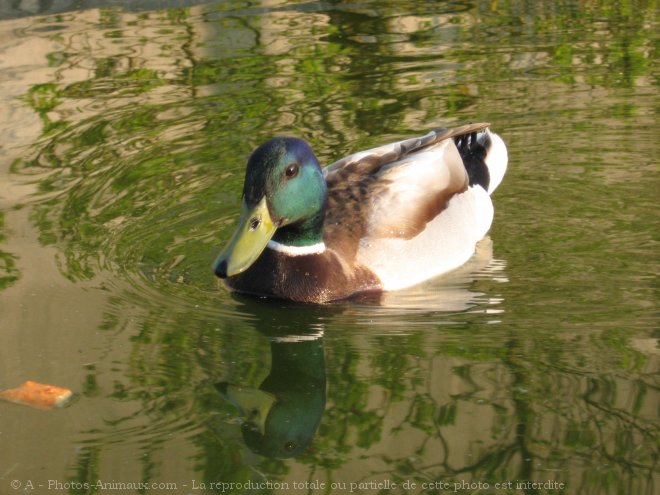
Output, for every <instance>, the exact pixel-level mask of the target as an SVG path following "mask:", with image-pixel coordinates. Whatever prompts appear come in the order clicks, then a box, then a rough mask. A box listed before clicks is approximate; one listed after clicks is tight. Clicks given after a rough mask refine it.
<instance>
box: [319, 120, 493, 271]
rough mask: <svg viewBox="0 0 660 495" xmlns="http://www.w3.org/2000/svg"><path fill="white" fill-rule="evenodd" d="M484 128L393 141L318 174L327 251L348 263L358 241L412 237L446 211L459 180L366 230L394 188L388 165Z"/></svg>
mask: <svg viewBox="0 0 660 495" xmlns="http://www.w3.org/2000/svg"><path fill="white" fill-rule="evenodd" d="M488 125H489V124H485V123H480V124H468V125H464V126H461V127H457V128H454V129H436V130H434V131H432V132H430V133H429V134H427V135H425V136H422V137H418V138H411V139H406V140H403V141H399V142H397V143H392V144H389V145H385V146H381V147H379V148H374V149H372V150H369V151H366V152H361V153H356V154H354V155H350V156H348V157H346V158H344V159H342V160H339V161H338V162H335V163H333V164H331V165H329V166H328V167H326V168H325V169H324V174H325V176H326V182H327V184H328V206H327V210H326V220H325V224H324V237H325V241H326V244H327V245H328V247H330V248H332V249H334V250H336V251H337V252H338V253H339V254H340V255H341V256H342V257H344V259H346V260H347V261H352V260H353V259H354V257H355V254H356V253H357V249H358V246H359V243H360V239H361V238H363V237H365V236H366V235H370V236H372V237H401V238H406V239H409V238H412V237H414V236H415V235H417V234H418V233H419V232H421V231H422V230H423V229H424V228H425V226H426V224H427V223H428V222H429V221H431V220H432V219H433V218H435V217H436V216H437V215H438V214H439V213H440V212H441V211H442V210H444V208H445V207H446V204H447V202H448V201H449V199H450V198H451V197H452V196H453V195H454V194H456V193H458V192H461V191H463V190H465V187H466V186H467V184H466V183H464V181H454V183H452V184H451V187H448V188H447V189H444V190H443V191H441V192H440V193H438V194H425V193H424V191H423V190H421V189H420V194H419V196H418V197H416V198H415V205H414V211H413V210H412V209H411V210H408V211H405V212H404V211H399V212H395V214H394V215H393V216H392V218H391V221H385V222H384V223H383V224H382V225H379V226H378V228H376V229H374V227H373V225H372V226H370V217H371V214H372V208H373V206H374V203H375V202H376V201H377V200H378V198H379V197H382V196H383V195H384V194H386V192H387V191H389V190H390V188H391V187H392V186H393V185H394V184H395V178H396V176H397V174H396V173H395V172H394V171H393V170H394V169H395V168H396V167H389V168H388V166H390V165H392V164H394V163H395V162H398V161H400V160H402V159H404V160H405V158H406V157H409V158H410V160H414V157H413V156H412V155H414V154H416V153H419V152H421V151H424V150H428V149H431V148H432V147H433V145H435V144H438V143H441V142H442V141H444V140H446V139H450V138H453V137H456V136H461V135H464V134H471V133H473V132H478V131H480V130H482V129H485V128H486V127H488Z"/></svg>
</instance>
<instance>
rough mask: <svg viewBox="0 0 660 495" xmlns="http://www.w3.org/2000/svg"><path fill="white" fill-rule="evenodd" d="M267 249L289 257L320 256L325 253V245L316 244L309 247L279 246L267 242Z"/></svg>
mask: <svg viewBox="0 0 660 495" xmlns="http://www.w3.org/2000/svg"><path fill="white" fill-rule="evenodd" d="M268 247H269V248H270V249H272V250H273V251H277V252H279V253H282V254H287V255H289V256H307V255H309V254H320V253H322V252H324V251H325V243H324V242H318V243H316V244H311V245H309V246H289V245H287V244H280V243H279V242H277V241H273V240H270V241H268Z"/></svg>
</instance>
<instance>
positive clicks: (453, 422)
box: [0, 0, 660, 495]
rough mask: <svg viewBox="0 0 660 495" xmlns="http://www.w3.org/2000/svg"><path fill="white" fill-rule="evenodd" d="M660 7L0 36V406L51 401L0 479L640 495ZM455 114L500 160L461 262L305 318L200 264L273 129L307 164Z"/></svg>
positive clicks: (645, 454) (646, 428) (519, 6)
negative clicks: (477, 125)
mask: <svg viewBox="0 0 660 495" xmlns="http://www.w3.org/2000/svg"><path fill="white" fill-rule="evenodd" d="M23 3H29V2H23ZM97 3H101V2H97ZM112 3H113V4H117V3H118V2H112ZM95 5H96V4H95ZM149 5H151V7H150V8H155V7H153V2H151V4H149ZM33 12H41V11H39V10H38V9H37V10H35V11H33ZM657 21H658V18H657V3H656V2H654V1H641V0H640V1H633V2H609V1H603V0H600V1H599V0H594V1H590V2H577V1H565V2H559V3H557V2H549V1H540V2H522V1H511V2H485V1H484V2H465V1H452V2H431V1H426V2H417V1H415V2H412V1H397V2H394V1H377V2H376V1H355V2H342V1H325V2H316V1H309V2H278V1H270V0H262V1H260V2H258V1H255V2H250V1H231V0H230V1H224V2H215V3H207V4H200V5H190V6H188V7H186V8H164V9H161V10H142V11H140V10H132V11H128V10H123V9H122V8H121V7H120V6H116V5H114V6H109V7H97V8H92V9H88V10H69V11H62V12H57V13H52V14H48V15H41V16H31V17H21V18H15V19H6V20H3V21H0V84H1V87H2V91H1V92H0V102H1V105H0V143H1V144H0V389H5V388H10V387H15V386H17V385H18V384H20V383H22V382H23V381H25V380H28V379H30V380H36V381H39V382H43V383H49V384H54V385H58V386H63V387H68V388H71V389H72V390H73V391H74V392H75V395H76V400H74V401H73V403H72V404H70V405H69V406H68V407H65V408H62V409H56V410H51V411H42V410H36V409H32V408H29V407H25V406H20V405H15V404H11V403H7V402H0V493H14V492H15V490H16V489H18V490H22V489H28V490H29V489H30V488H34V492H35V493H46V492H51V491H60V492H66V493H182V494H184V493H185V494H188V493H278V494H279V493H319V494H320V493H364V494H373V493H379V494H382V493H480V494H481V493H497V494H499V493H511V494H520V493H525V494H527V493H529V494H532V493H534V494H535V493H553V494H554V493H565V494H648V495H652V494H657V493H658V490H659V489H660V488H659V486H660V476H659V471H658V443H657V439H658V433H659V432H658V426H659V423H658V409H659V405H660V401H659V400H658V397H659V395H658V385H659V380H658V364H659V360H660V359H659V355H660V353H659V350H658V337H659V334H658V311H657V310H658V279H657V276H658V261H659V260H658V253H659V251H658V231H659V230H658V213H657V211H658V210H657V205H658V202H657V198H658V190H659V187H658V186H659V181H658V161H657V158H656V157H657V156H658V154H659V153H660V147H659V146H658V138H657V128H656V125H657V111H658V75H659V73H658V64H657V59H658V54H657V48H658V39H659V36H658V32H659V31H658V22H657ZM470 121H472V122H475V121H485V122H491V123H492V127H493V129H494V130H495V131H496V132H497V133H499V134H500V135H501V136H502V137H503V139H504V140H505V142H506V143H507V146H508V148H509V170H508V172H507V176H506V177H505V179H504V181H503V183H502V184H501V186H500V187H499V189H498V190H497V192H496V193H495V194H494V196H493V202H494V204H495V220H494V223H493V227H492V229H491V231H490V234H489V237H488V238H486V239H484V241H482V242H481V243H480V245H479V246H478V250H477V253H476V254H475V256H474V258H473V259H472V260H470V262H469V263H468V264H467V265H466V266H464V267H462V268H461V269H459V270H457V271H456V272H454V273H450V274H448V275H447V276H445V277H441V278H439V279H436V280H433V281H431V282H428V283H426V284H423V285H422V286H420V287H416V288H413V289H410V290H406V291H403V292H400V293H392V294H388V295H387V296H386V297H384V298H383V299H382V300H380V301H374V300H369V299H364V300H354V301H346V302H340V303H335V304H330V305H326V306H307V305H295V304H289V303H284V302H276V301H270V300H263V299H252V298H246V297H238V296H236V295H233V294H231V293H230V292H228V291H227V290H226V289H225V288H224V287H223V286H222V284H220V283H219V282H218V281H217V280H216V279H215V278H214V276H213V274H212V272H211V263H212V261H213V259H214V258H215V256H216V255H217V254H218V252H219V250H220V249H221V247H222V246H223V245H224V243H226V241H227V240H228V239H229V236H230V235H231V232H232V230H233V228H234V226H235V222H236V220H237V216H238V212H239V205H240V194H241V188H242V181H243V173H244V167H245V162H246V159H247V157H248V156H249V154H250V152H251V151H252V149H253V148H254V147H255V146H257V145H258V144H260V143H261V142H263V141H264V140H266V139H267V138H269V137H271V136H273V135H277V134H293V135H298V136H301V137H304V138H305V139H307V140H308V141H309V142H310V143H311V145H312V147H313V148H314V150H315V151H316V153H317V156H318V157H319V160H320V161H321V162H322V163H330V162H332V161H334V160H336V159H338V158H341V157H343V156H345V155H347V154H349V153H351V152H354V151H358V150H362V149H367V148H368V147H372V146H376V145H379V144H384V143H387V142H390V141H392V140H395V139H402V138H405V137H411V136H415V135H418V134H423V133H425V132H426V131H427V130H429V129H431V128H433V127H438V126H451V125H459V124H462V123H465V122H470ZM250 415H252V416H253V417H254V415H256V417H257V418H262V419H261V421H266V424H265V425H263V428H266V430H265V431H266V435H265V436H262V435H259V434H257V432H256V431H255V429H253V428H250V427H249V423H248V421H247V419H246V416H250ZM256 422H257V423H258V422H259V419H257V421H256ZM142 483H144V484H145V485H140V484H142Z"/></svg>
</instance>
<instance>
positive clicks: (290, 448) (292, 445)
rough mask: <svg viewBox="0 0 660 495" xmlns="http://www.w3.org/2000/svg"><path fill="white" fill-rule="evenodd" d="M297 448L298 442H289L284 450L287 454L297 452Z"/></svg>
mask: <svg viewBox="0 0 660 495" xmlns="http://www.w3.org/2000/svg"><path fill="white" fill-rule="evenodd" d="M296 447H297V445H296V442H287V443H285V444H284V450H286V451H287V452H292V451H294V450H296Z"/></svg>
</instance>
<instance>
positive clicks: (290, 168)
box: [284, 163, 298, 179]
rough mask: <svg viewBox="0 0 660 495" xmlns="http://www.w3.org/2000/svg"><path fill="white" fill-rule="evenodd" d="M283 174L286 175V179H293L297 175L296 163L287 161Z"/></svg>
mask: <svg viewBox="0 0 660 495" xmlns="http://www.w3.org/2000/svg"><path fill="white" fill-rule="evenodd" d="M284 175H286V178H287V179H293V178H294V177H295V176H296V175H298V164H297V163H289V165H287V167H286V170H285V171H284Z"/></svg>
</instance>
